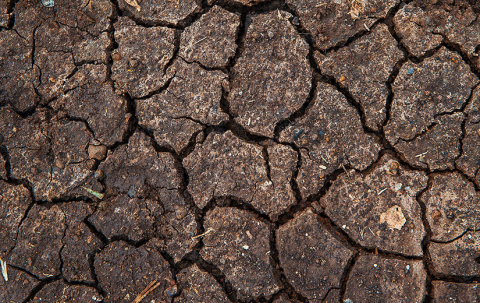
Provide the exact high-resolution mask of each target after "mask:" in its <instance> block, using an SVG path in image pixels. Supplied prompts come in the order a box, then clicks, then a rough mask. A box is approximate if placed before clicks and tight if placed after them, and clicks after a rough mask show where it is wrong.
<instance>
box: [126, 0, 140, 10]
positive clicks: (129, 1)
mask: <svg viewBox="0 0 480 303" xmlns="http://www.w3.org/2000/svg"><path fill="white" fill-rule="evenodd" d="M125 2H127V4H128V5H130V6H133V7H135V8H136V9H137V11H141V8H140V5H138V2H137V0H125Z"/></svg>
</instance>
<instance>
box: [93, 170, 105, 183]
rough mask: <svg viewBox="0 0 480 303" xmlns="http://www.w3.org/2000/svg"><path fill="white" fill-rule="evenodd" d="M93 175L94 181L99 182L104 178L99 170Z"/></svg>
mask: <svg viewBox="0 0 480 303" xmlns="http://www.w3.org/2000/svg"><path fill="white" fill-rule="evenodd" d="M93 175H94V177H95V178H96V179H98V180H100V181H101V180H103V179H104V178H105V174H104V173H103V171H102V170H100V169H97V170H96V171H95V172H94V174H93Z"/></svg>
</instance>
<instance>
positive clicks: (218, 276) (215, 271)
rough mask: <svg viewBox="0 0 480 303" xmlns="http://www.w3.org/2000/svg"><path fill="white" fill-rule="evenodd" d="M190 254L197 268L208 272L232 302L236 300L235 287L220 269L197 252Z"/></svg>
mask: <svg viewBox="0 0 480 303" xmlns="http://www.w3.org/2000/svg"><path fill="white" fill-rule="evenodd" d="M192 256H194V258H192V259H193V260H192V261H193V262H194V263H195V264H196V265H197V266H198V268H200V269H201V270H203V271H205V272H207V273H209V274H210V275H211V276H212V277H213V278H214V279H215V280H216V281H217V282H218V283H219V284H220V285H221V286H222V289H223V291H224V292H225V294H226V295H227V297H228V299H229V300H230V301H231V302H233V303H236V302H238V300H237V293H236V291H235V288H234V287H233V286H232V284H231V283H230V282H229V281H228V280H227V278H226V277H225V275H224V274H223V273H222V271H221V270H220V269H219V268H218V267H217V266H215V265H214V264H212V263H209V262H207V261H205V260H204V259H203V258H202V257H201V256H200V254H199V253H195V254H193V255H192Z"/></svg>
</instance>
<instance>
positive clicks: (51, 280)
mask: <svg viewBox="0 0 480 303" xmlns="http://www.w3.org/2000/svg"><path fill="white" fill-rule="evenodd" d="M60 279H61V278H60V276H55V277H51V278H48V279H45V280H42V281H41V282H40V283H39V284H38V285H37V286H35V287H34V288H33V289H32V290H31V291H30V294H29V295H28V296H27V298H26V299H25V300H24V301H23V303H27V302H30V301H32V300H33V299H34V298H35V295H36V294H37V293H38V292H39V291H40V290H42V288H43V287H44V286H45V285H47V284H49V283H52V282H55V281H58V280H60Z"/></svg>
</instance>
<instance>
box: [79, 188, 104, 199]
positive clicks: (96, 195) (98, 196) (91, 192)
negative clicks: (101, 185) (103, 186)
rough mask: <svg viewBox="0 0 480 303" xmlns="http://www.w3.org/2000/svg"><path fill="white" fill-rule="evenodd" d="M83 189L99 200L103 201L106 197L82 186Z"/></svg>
mask: <svg viewBox="0 0 480 303" xmlns="http://www.w3.org/2000/svg"><path fill="white" fill-rule="evenodd" d="M82 188H83V189H84V190H86V191H88V193H89V194H92V195H94V196H95V197H97V198H99V199H100V200H102V199H103V197H104V196H105V195H104V194H102V193H99V192H98V191H94V190H93V189H90V188H86V187H84V186H82Z"/></svg>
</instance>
